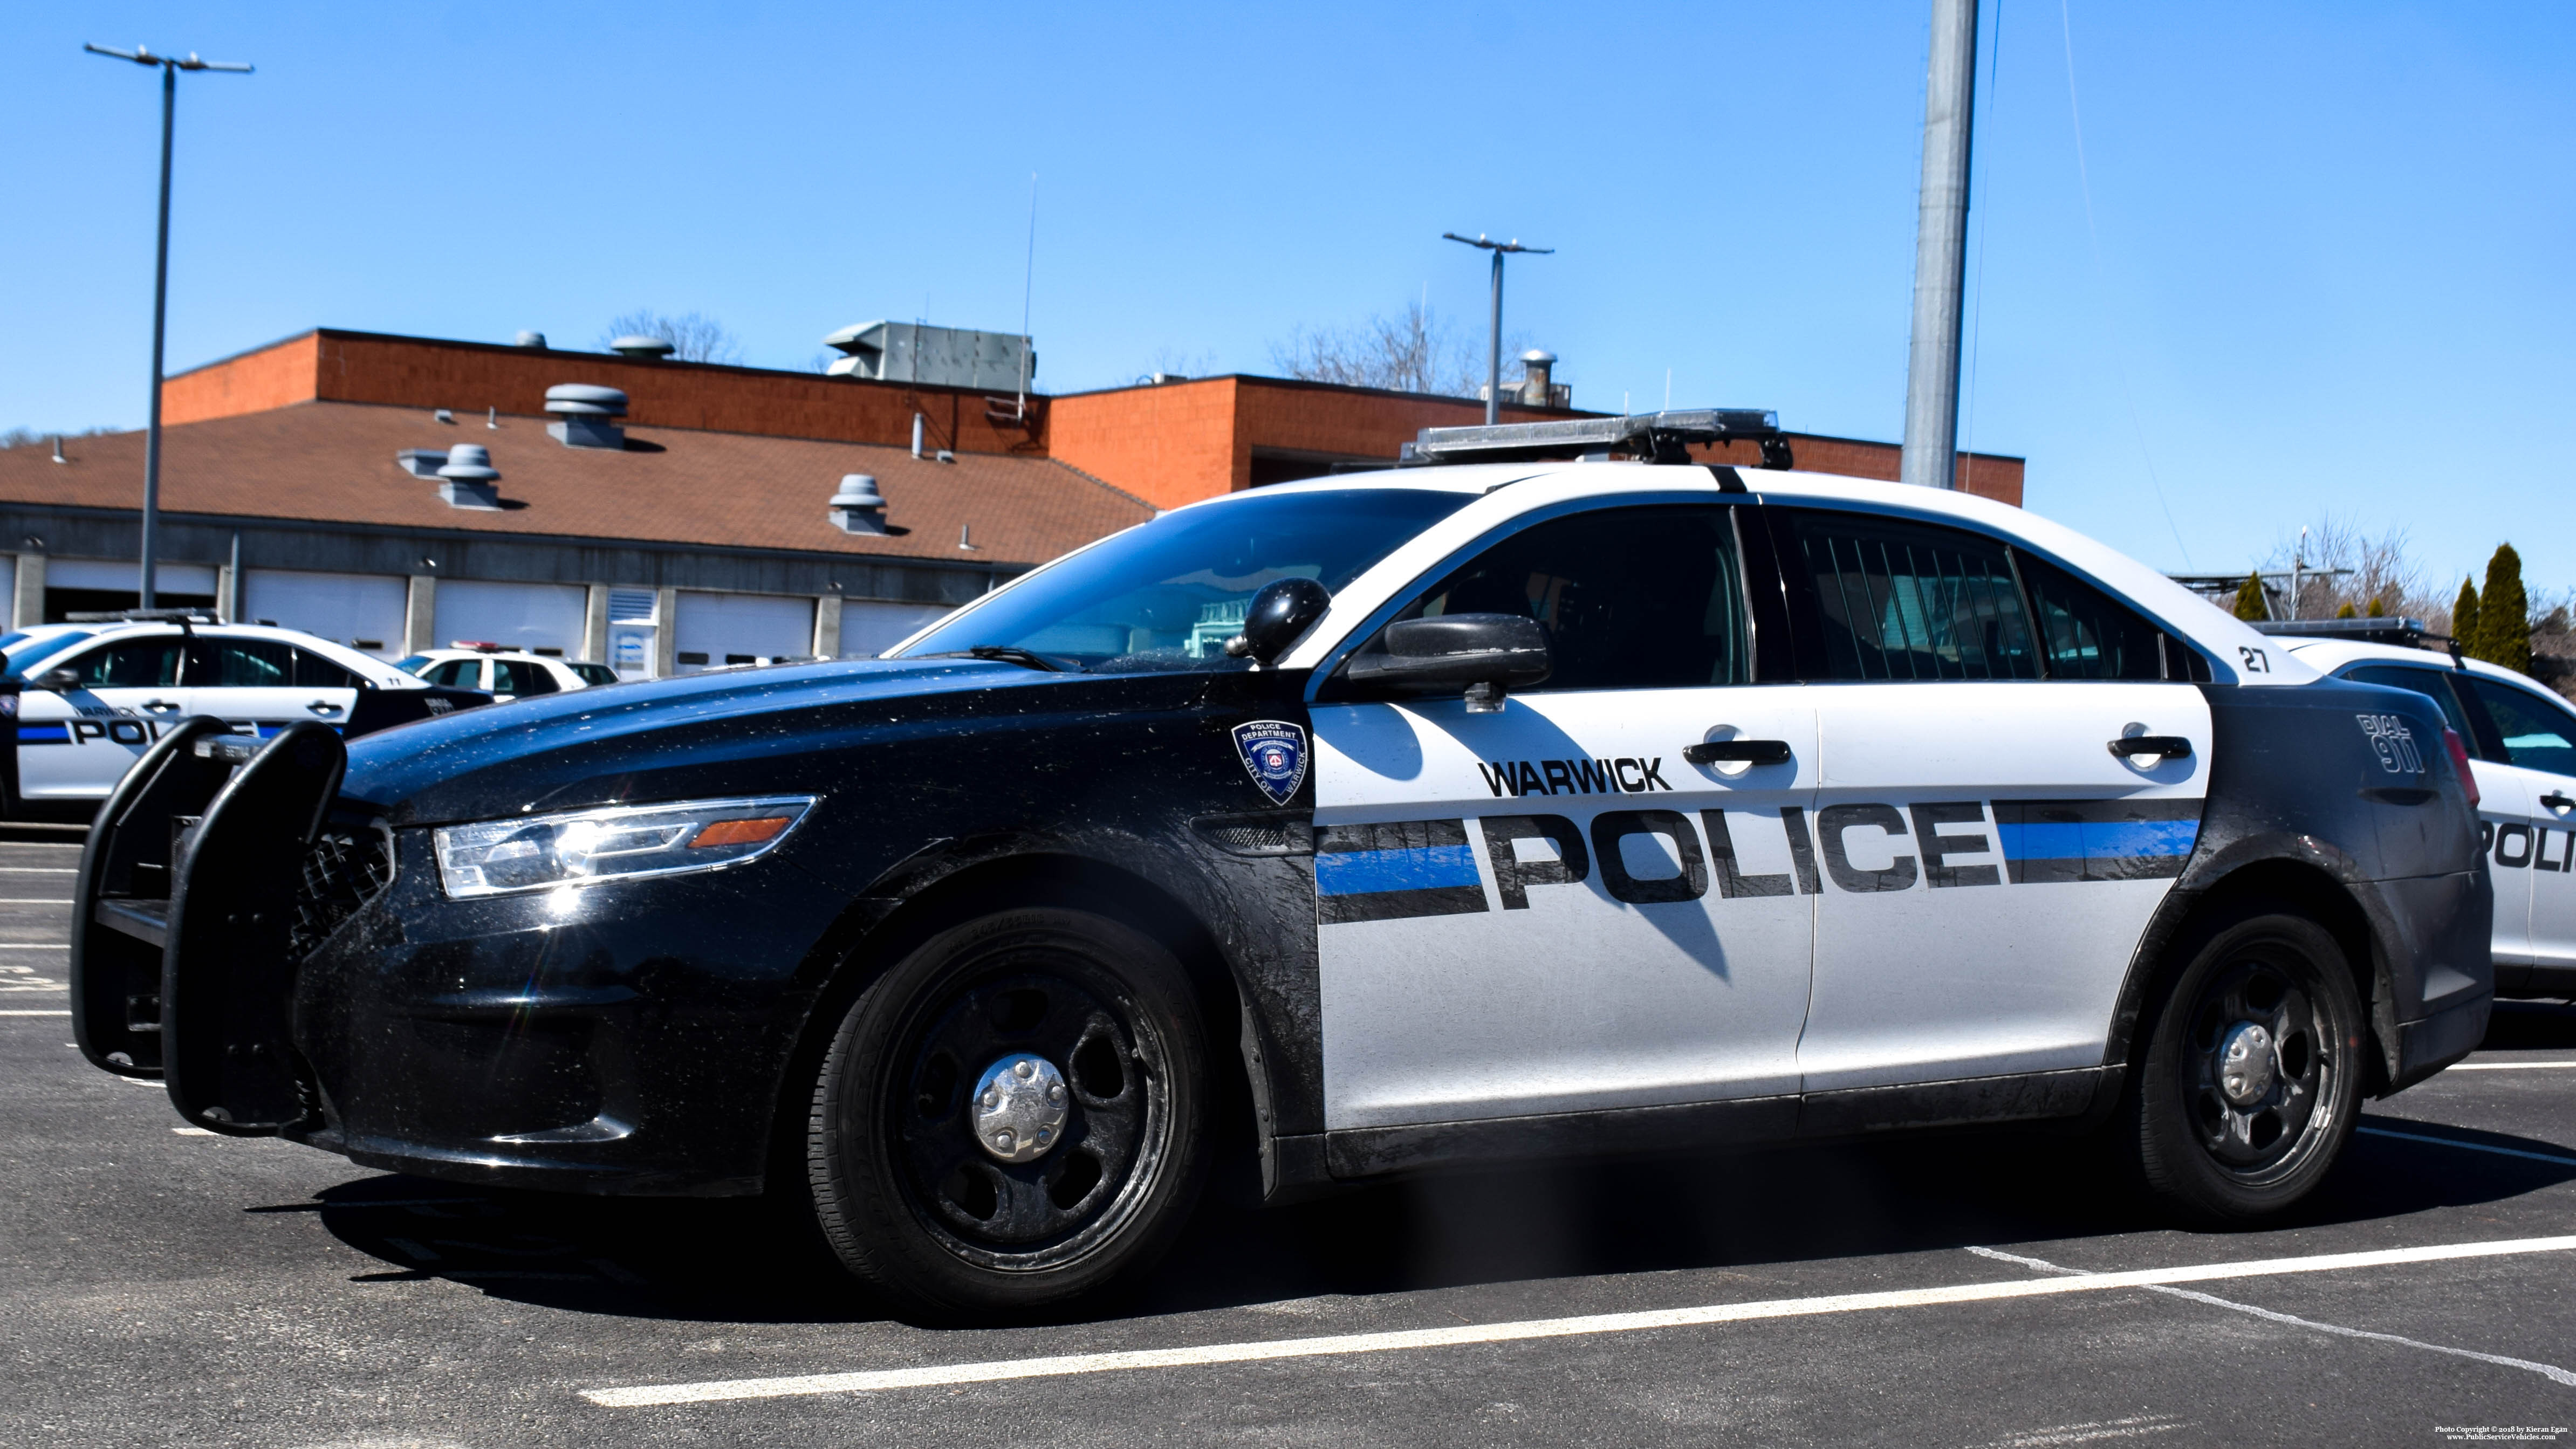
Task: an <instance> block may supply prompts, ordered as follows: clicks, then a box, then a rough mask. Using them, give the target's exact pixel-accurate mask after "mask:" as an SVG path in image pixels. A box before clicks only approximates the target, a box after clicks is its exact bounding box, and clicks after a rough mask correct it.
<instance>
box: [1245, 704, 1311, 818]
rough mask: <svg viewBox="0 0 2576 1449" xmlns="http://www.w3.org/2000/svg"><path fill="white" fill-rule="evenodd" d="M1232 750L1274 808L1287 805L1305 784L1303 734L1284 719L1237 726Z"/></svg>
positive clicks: (1258, 720)
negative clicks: (1290, 798)
mask: <svg viewBox="0 0 2576 1449" xmlns="http://www.w3.org/2000/svg"><path fill="white" fill-rule="evenodd" d="M1234 748H1235V750H1236V751H1237V752H1238V753H1240V754H1241V755H1242V756H1243V767H1244V768H1245V769H1247V770H1250V771H1251V772H1252V783H1254V784H1256V785H1258V786H1260V787H1261V793H1262V794H1264V795H1267V796H1269V797H1270V803H1271V804H1273V805H1285V804H1287V803H1288V797H1289V796H1291V795H1294V794H1296V793H1297V787H1298V786H1299V785H1301V784H1303V783H1305V780H1306V732H1305V731H1304V730H1303V729H1300V728H1299V727H1297V726H1296V725H1293V724H1290V723H1288V722H1287V721H1286V720H1276V719H1257V720H1254V721H1253V722H1251V723H1250V724H1239V725H1236V726H1235V727H1234Z"/></svg>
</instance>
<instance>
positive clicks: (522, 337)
mask: <svg viewBox="0 0 2576 1449" xmlns="http://www.w3.org/2000/svg"><path fill="white" fill-rule="evenodd" d="M513 345H515V346H519V347H527V348H532V349H534V350H536V351H538V352H543V351H545V350H546V334H544V333H542V332H528V331H522V332H520V333H519V336H518V338H517V340H516V342H515V343H514V344H513Z"/></svg>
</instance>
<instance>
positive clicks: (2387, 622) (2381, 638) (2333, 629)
mask: <svg viewBox="0 0 2576 1449" xmlns="http://www.w3.org/2000/svg"><path fill="white" fill-rule="evenodd" d="M2253 627H2254V631H2255V632H2256V633H2258V634H2272V635H2277V636H2279V637H2282V638H2286V639H2343V640H2347V641H2350V642H2352V643H2355V644H2393V645H2396V646H2397V647H2398V648H2401V649H2432V650H2437V651H2441V652H2445V653H2448V654H2449V655H2450V656H2451V660H2452V662H2453V663H2458V662H2459V658H2460V643H2459V641H2458V640H2456V639H2453V638H2452V637H2451V636H2450V635H2448V634H2436V633H2434V632H2433V631H2432V630H2430V629H2427V628H2426V627H2424V621H2423V620H2421V619H2390V618H2378V619H2371V618H2362V619H2257V620H2254V621H2253Z"/></svg>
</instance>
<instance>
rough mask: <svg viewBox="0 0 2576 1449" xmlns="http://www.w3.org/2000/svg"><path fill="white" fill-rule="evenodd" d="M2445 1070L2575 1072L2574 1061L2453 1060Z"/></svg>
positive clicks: (2575, 1063) (2575, 1064)
mask: <svg viewBox="0 0 2576 1449" xmlns="http://www.w3.org/2000/svg"><path fill="white" fill-rule="evenodd" d="M2442 1070H2444V1071H2446V1072H2546V1071H2552V1070H2555V1071H2561V1072H2576V1062H2453V1063H2451V1064H2450V1065H2449V1066H2447V1067H2444V1068H2443V1069H2442Z"/></svg>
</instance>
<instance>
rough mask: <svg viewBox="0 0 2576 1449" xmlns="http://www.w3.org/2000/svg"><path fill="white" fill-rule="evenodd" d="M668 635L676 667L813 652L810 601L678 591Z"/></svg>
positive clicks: (685, 670) (686, 671)
mask: <svg viewBox="0 0 2576 1449" xmlns="http://www.w3.org/2000/svg"><path fill="white" fill-rule="evenodd" d="M679 604H680V607H679V614H680V618H679V633H678V634H677V636H676V637H674V639H673V640H672V650H673V657H674V660H675V663H676V668H677V669H678V672H680V673H682V674H689V673H693V672H695V671H697V670H700V669H711V668H715V667H717V666H720V665H725V664H753V663H757V662H759V661H760V660H763V659H792V658H798V657H803V656H809V655H811V654H812V653H813V652H814V601H813V600H812V599H789V598H776V597H772V596H770V595H767V594H682V595H680V600H679Z"/></svg>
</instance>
